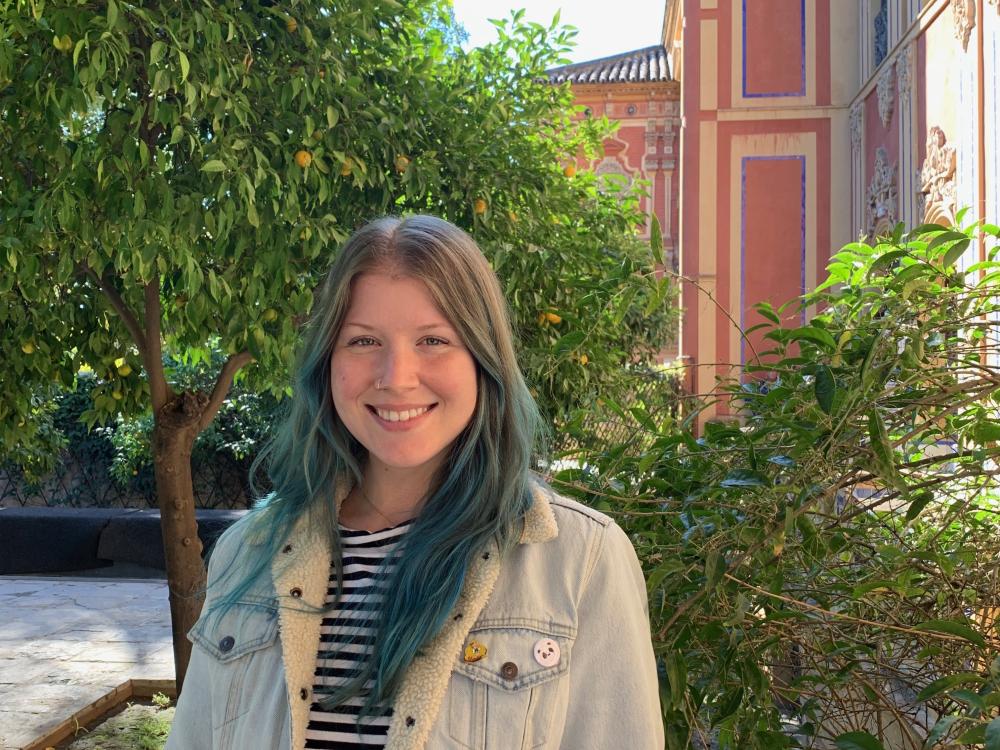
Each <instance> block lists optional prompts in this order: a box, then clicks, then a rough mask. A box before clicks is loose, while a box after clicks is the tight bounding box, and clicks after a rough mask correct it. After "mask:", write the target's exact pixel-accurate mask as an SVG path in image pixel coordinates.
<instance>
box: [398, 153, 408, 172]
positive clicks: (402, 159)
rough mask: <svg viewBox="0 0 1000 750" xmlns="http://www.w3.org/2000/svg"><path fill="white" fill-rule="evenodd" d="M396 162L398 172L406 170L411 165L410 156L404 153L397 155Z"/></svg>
mask: <svg viewBox="0 0 1000 750" xmlns="http://www.w3.org/2000/svg"><path fill="white" fill-rule="evenodd" d="M395 163H396V171H397V172H405V171H406V168H407V167H408V166H410V158H409V157H408V156H404V155H403V154H399V155H398V156H397V157H396V162H395Z"/></svg>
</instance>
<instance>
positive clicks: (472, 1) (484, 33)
mask: <svg viewBox="0 0 1000 750" xmlns="http://www.w3.org/2000/svg"><path fill="white" fill-rule="evenodd" d="M453 4H454V7H455V19H456V20H457V21H458V22H459V23H461V24H462V25H463V26H464V27H465V30H466V31H468V32H469V41H468V44H467V45H466V46H468V47H477V46H479V45H481V44H487V43H489V42H492V41H494V40H495V39H496V31H497V30H496V27H494V26H493V25H492V24H491V23H489V21H488V20H487V19H490V18H509V17H510V12H511V11H512V10H514V9H517V8H524V9H525V14H524V15H525V19H526V20H529V21H538V22H539V23H541V24H544V25H545V26H548V25H549V24H550V23H551V22H552V17H553V16H554V15H555V13H556V11H557V10H560V9H562V13H561V15H560V19H559V20H560V23H562V24H564V25H570V26H575V27H576V28H577V29H578V30H579V33H578V34H577V36H576V39H575V41H576V47H575V49H574V50H573V52H571V53H570V57H571V58H572V61H573V62H583V61H585V60H594V59H596V58H598V57H607V56H608V55H614V54H617V53H619V52H628V51H629V50H633V49H639V48H641V47H648V46H650V45H652V44H658V43H659V42H660V34H661V31H662V28H663V10H664V8H665V7H666V5H667V3H666V0H614V2H611V3H599V2H595V0H453Z"/></svg>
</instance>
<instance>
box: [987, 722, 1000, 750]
mask: <svg viewBox="0 0 1000 750" xmlns="http://www.w3.org/2000/svg"><path fill="white" fill-rule="evenodd" d="M985 740H986V748H985V750H1000V716H998V717H997V718H995V719H993V721H991V722H990V723H989V724H987V725H986V737H985Z"/></svg>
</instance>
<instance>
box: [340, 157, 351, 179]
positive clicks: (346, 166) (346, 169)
mask: <svg viewBox="0 0 1000 750" xmlns="http://www.w3.org/2000/svg"><path fill="white" fill-rule="evenodd" d="M353 168H354V162H353V161H351V160H350V159H344V163H343V164H341V165H340V176H341V177H347V176H349V175H350V174H351V170H352V169H353Z"/></svg>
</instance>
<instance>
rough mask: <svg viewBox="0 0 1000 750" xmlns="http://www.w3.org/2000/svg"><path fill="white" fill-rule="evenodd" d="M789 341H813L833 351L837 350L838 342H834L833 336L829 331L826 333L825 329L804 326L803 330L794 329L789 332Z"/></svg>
mask: <svg viewBox="0 0 1000 750" xmlns="http://www.w3.org/2000/svg"><path fill="white" fill-rule="evenodd" d="M788 340H789V341H802V340H808V341H813V342H815V343H817V344H820V345H821V346H823V347H824V348H826V349H829V350H831V351H832V350H834V349H836V348H837V342H836V341H834V340H833V336H831V335H830V333H829V331H826V330H824V329H823V328H817V327H816V326H802V327H801V328H793V329H792V330H791V331H789V332H788Z"/></svg>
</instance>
